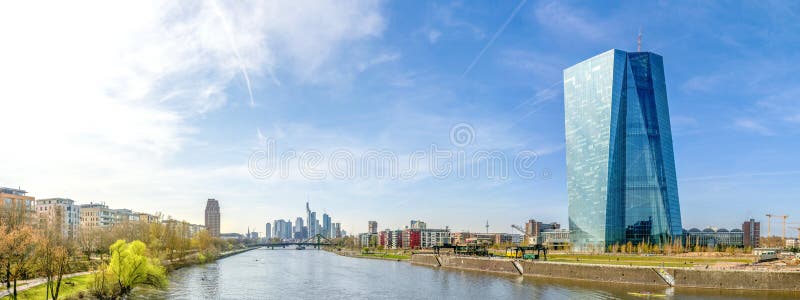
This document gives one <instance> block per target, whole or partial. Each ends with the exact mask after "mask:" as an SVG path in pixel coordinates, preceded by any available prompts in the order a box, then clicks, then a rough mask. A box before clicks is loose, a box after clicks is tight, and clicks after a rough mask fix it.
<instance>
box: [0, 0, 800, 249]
mask: <svg viewBox="0 0 800 300" xmlns="http://www.w3.org/2000/svg"><path fill="white" fill-rule="evenodd" d="M7 5H14V6H16V7H8V8H6V9H2V10H0V33H2V35H3V36H6V37H8V39H9V40H10V41H15V43H20V44H25V45H27V46H26V47H4V48H3V49H0V62H1V63H0V65H3V66H4V68H2V69H0V80H2V81H3V82H5V83H7V84H6V88H4V89H3V91H2V92H0V107H2V108H3V109H4V110H5V111H9V112H13V113H11V114H8V115H6V116H4V117H3V118H0V128H2V129H0V132H2V133H3V136H4V137H5V138H6V140H8V141H13V142H14V144H15V145H17V146H15V147H0V157H4V158H5V159H4V163H3V164H2V165H0V186H4V187H5V186H7V187H21V188H22V189H24V190H26V191H28V192H29V195H30V196H33V197H35V198H36V199H50V198H67V199H72V200H74V201H75V203H76V204H88V203H92V202H94V203H98V202H105V203H108V205H109V206H111V207H114V208H126V209H130V210H133V211H141V212H147V213H155V212H163V213H164V214H165V215H170V216H172V217H174V218H175V219H180V220H187V221H189V222H191V223H194V224H203V221H204V215H203V214H204V212H203V209H202V208H201V207H202V206H203V203H205V201H206V200H207V199H209V198H215V199H218V200H219V201H220V211H221V220H220V223H221V224H220V225H221V229H220V231H221V232H222V233H225V232H245V231H246V230H247V228H248V226H250V228H251V229H252V228H253V226H256V225H257V226H258V227H256V228H260V229H264V225H263V224H264V223H265V222H271V221H272V220H273V219H277V218H280V217H284V218H285V217H287V216H291V218H292V219H291V220H290V221H292V222H294V221H295V220H294V217H296V216H303V212H302V210H300V211H298V210H297V209H298V208H300V207H302V204H303V203H304V202H306V201H308V199H309V198H310V199H311V200H312V201H313V203H315V206H316V207H317V208H318V209H317V212H319V214H320V215H317V216H316V218H317V219H319V220H320V221H322V218H323V216H322V215H321V214H322V213H324V212H325V211H326V208H328V209H333V208H335V219H336V222H340V223H341V228H342V229H344V230H347V231H348V232H351V233H358V232H363V231H364V230H365V229H366V228H365V227H366V225H365V224H367V221H369V220H377V221H378V223H379V224H380V225H381V227H380V228H379V230H383V229H385V228H391V229H395V228H402V226H405V225H406V224H407V223H408V220H410V219H421V220H425V222H427V223H428V225H429V226H430V227H432V228H444V227H445V226H449V227H450V228H452V229H453V230H458V231H460V230H469V231H472V232H483V231H485V228H484V225H485V223H486V222H487V220H488V223H489V224H490V225H491V229H490V231H493V232H512V230H511V228H510V227H509V225H510V224H520V223H522V222H523V221H524V220H527V219H530V218H535V219H542V220H553V221H557V222H559V223H561V224H568V219H567V216H568V211H567V203H568V200H567V198H568V196H567V188H566V186H567V179H566V178H567V174H566V160H565V156H566V151H565V142H564V135H565V132H564V128H563V124H564V111H563V103H562V102H561V101H562V99H563V92H562V89H561V87H562V85H563V83H562V82H561V81H562V78H561V77H562V74H561V70H562V69H564V68H566V67H568V66H570V65H573V64H574V63H575V62H578V61H582V60H584V59H585V58H587V57H591V56H593V55H595V54H596V53H600V52H602V51H606V50H608V49H611V48H617V49H621V50H624V51H633V50H635V49H636V47H637V45H636V38H637V35H638V34H639V32H640V29H641V32H642V51H652V52H656V53H659V54H661V55H663V57H664V58H665V64H666V65H667V66H668V70H669V71H668V72H667V74H665V76H666V78H665V81H666V83H667V94H669V97H670V114H671V123H672V127H673V128H672V130H673V138H674V141H675V142H674V144H675V164H676V173H677V181H678V183H679V185H680V190H679V193H680V195H679V198H680V200H681V206H682V211H681V215H682V223H683V227H684V228H686V229H688V228H692V227H697V228H704V227H706V226H718V227H725V228H738V227H740V225H741V221H742V220H747V219H750V218H751V217H752V218H754V219H756V220H758V221H761V222H762V224H763V226H764V227H766V221H767V218H766V217H765V214H768V213H770V214H776V215H789V222H795V221H796V220H794V218H800V210H799V209H798V208H797V207H796V205H795V204H796V203H795V202H796V199H794V198H795V196H794V195H796V194H797V188H796V184H795V182H796V181H797V180H798V179H799V178H800V161H798V160H797V159H796V158H795V156H794V152H795V151H794V150H795V149H797V148H798V147H800V142H799V141H798V139H797V138H796V135H797V134H798V133H800V129H799V128H800V126H798V124H800V105H798V102H797V100H796V99H798V95H800V90H799V89H797V88H795V86H797V85H798V79H797V78H796V77H794V76H791V74H792V72H793V71H794V67H793V65H794V62H795V61H797V60H798V58H799V57H798V55H800V54H797V53H796V51H795V48H796V46H795V45H796V43H797V42H798V41H799V40H800V36H798V32H800V28H798V26H800V25H798V24H797V23H796V22H795V21H796V11H798V9H797V4H794V3H785V4H781V3H767V4H761V3H734V4H728V5H725V4H717V3H699V4H697V5H694V6H692V7H681V6H678V5H667V4H663V3H610V4H608V3H580V4H579V3H572V2H562V1H558V2H555V1H528V2H520V3H517V2H504V3H476V4H474V5H475V7H470V8H467V7H465V6H464V5H462V4H460V3H459V2H436V3H426V4H423V5H422V6H423V7H420V5H416V4H414V5H412V4H408V3H403V2H399V3H398V2H396V3H384V2H380V3H377V2H356V3H346V4H345V3H338V2H310V3H299V4H296V5H298V6H301V7H302V8H303V9H298V10H297V11H303V12H304V13H303V14H293V13H287V14H282V15H280V16H277V15H276V16H269V17H264V16H260V17H258V18H257V17H256V16H255V15H254V13H255V12H257V11H295V10H292V9H286V7H283V5H288V4H284V3H260V4H255V5H258V6H261V7H249V6H248V5H250V4H242V5H241V6H236V5H229V4H224V3H220V4H219V5H218V7H217V10H214V8H213V7H208V6H204V5H198V6H196V7H191V8H185V9H180V7H179V6H178V5H175V6H173V4H161V5H163V6H161V5H149V4H146V3H136V4H128V5H126V6H125V7H118V6H111V5H108V4H85V5H87V7H80V5H84V4H81V3H56V4H53V7H52V9H49V10H47V11H42V10H40V9H38V8H37V7H35V6H28V5H29V4H28V3H12V4H7ZM61 5H63V7H62V6H61ZM97 5H99V6H100V7H96V6H97ZM107 5H108V6H107ZM781 5H785V6H786V7H779V6H781ZM98 11H103V13H102V14H101V13H98ZM741 11H747V12H749V13H748V14H746V15H742V14H740V12H741ZM29 15H35V16H39V18H46V19H48V20H51V21H52V22H54V23H57V24H63V26H55V27H54V26H51V25H47V26H45V25H42V24H41V23H40V22H38V21H37V20H38V19H37V18H28V17H26V16H29ZM76 19H78V20H86V22H87V24H103V25H104V26H85V24H84V25H82V24H79V23H75V22H70V21H71V20H76ZM273 19H279V20H282V22H277V23H270V22H268V20H273ZM697 23H701V24H704V26H702V27H697V26H694V25H692V24H697ZM223 24H227V25H224V26H223ZM333 25H336V26H333ZM17 28H27V29H30V30H27V31H24V32H23V31H19V30H16V29H17ZM226 28H227V29H226ZM300 28H302V30H300ZM176 41H191V42H185V43H184V42H176ZM53 43H57V44H59V45H61V46H60V47H58V48H54V47H52V44H53ZM314 49H325V50H319V51H317V50H314ZM198 53H200V54H198ZM198 55H199V56H198ZM42 70H46V72H43V71H42ZM109 79H112V80H109ZM457 124H468V125H469V126H470V127H471V128H473V129H474V136H473V138H474V140H472V141H471V143H470V144H466V145H464V147H461V148H459V147H458V146H459V145H461V144H457V145H454V144H453V143H452V140H451V129H453V128H454V126H455V125H457ZM267 141H274V142H275V144H276V149H277V150H278V151H279V152H280V153H286V152H287V151H288V150H292V149H294V150H298V151H306V150H319V151H321V152H323V153H324V154H326V155H330V154H331V153H333V152H334V151H335V150H337V149H344V150H347V151H350V152H352V153H355V154H357V155H359V154H362V153H364V152H367V151H370V150H387V151H392V152H394V153H397V154H398V156H399V157H402V158H405V157H408V156H410V155H411V154H412V153H413V152H414V151H416V150H420V149H429V147H430V145H432V144H435V145H437V146H440V147H442V148H447V149H464V150H465V151H466V152H467V153H472V152H475V151H479V150H486V151H493V150H496V151H499V152H502V153H508V154H514V153H518V152H519V151H524V150H531V151H535V152H537V154H538V159H537V160H536V163H535V167H536V168H535V169H536V171H537V172H538V173H537V174H538V175H540V176H539V177H536V178H535V179H532V180H528V179H523V178H519V177H517V176H514V175H512V176H510V177H509V178H507V179H504V180H498V179H489V178H486V176H479V177H477V178H459V177H457V176H452V177H449V178H445V179H438V178H430V177H423V176H418V177H415V178H412V179H410V180H394V179H378V178H356V179H348V180H338V179H327V180H308V179H305V178H303V177H302V176H299V175H298V174H297V172H296V171H293V172H291V173H290V174H289V176H288V177H287V178H286V179H282V178H277V177H273V178H268V179H258V178H254V177H253V176H252V174H251V173H250V171H249V168H248V158H249V157H250V156H251V154H252V153H253V152H254V151H256V150H259V149H264V148H265V147H266V143H267ZM420 173H422V172H420ZM304 220H306V221H308V217H307V216H304ZM772 221H773V224H772V233H773V234H776V232H777V229H776V228H780V222H779V221H777V220H776V219H773V220H772ZM565 226H566V225H565ZM762 231H764V232H766V230H762ZM787 235H789V236H796V235H797V232H796V230H794V229H789V230H787Z"/></svg>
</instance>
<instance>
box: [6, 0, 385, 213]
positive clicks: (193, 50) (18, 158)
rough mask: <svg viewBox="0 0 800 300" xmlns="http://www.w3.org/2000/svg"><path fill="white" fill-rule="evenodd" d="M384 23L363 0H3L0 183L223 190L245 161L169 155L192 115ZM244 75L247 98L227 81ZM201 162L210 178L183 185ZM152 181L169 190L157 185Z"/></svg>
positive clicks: (303, 69) (60, 189)
mask: <svg viewBox="0 0 800 300" xmlns="http://www.w3.org/2000/svg"><path fill="white" fill-rule="evenodd" d="M383 26H384V21H383V18H382V16H381V14H380V11H379V7H378V3H376V2H368V1H292V2H282V1H269V2H254V3H244V2H230V3H225V2H220V3H214V2H210V1H203V2H194V1H186V2H145V1H134V2H129V3H111V2H107V1H96V2H48V3H38V2H34V1H23V2H4V3H2V4H0V36H2V37H3V41H4V42H3V47H0V66H2V67H0V84H1V85H2V88H0V110H2V112H3V114H2V117H0V135H2V136H3V139H4V140H5V141H7V142H8V144H6V146H4V147H0V157H2V158H3V164H0V174H1V175H0V184H2V185H11V186H17V185H22V186H23V187H25V186H27V187H28V189H29V190H31V192H32V193H33V194H34V196H45V195H46V196H68V197H75V198H76V199H78V200H81V201H89V200H94V201H101V200H102V201H109V202H113V203H115V204H114V205H115V206H123V205H125V204H126V203H134V202H135V200H134V199H141V198H142V197H153V198H151V199H153V200H156V201H157V200H159V199H161V200H165V199H172V198H177V199H182V198H185V197H186V195H188V194H186V193H194V194H192V195H197V194H202V193H203V192H205V191H207V190H210V189H214V187H215V186H216V187H219V188H220V190H222V186H221V183H220V182H219V180H216V179H220V178H226V177H229V175H231V172H233V173H235V174H237V176H240V177H242V178H243V177H244V176H247V172H246V169H242V167H240V166H229V167H222V168H210V167H204V166H203V165H202V164H199V165H194V166H174V165H172V166H168V162H169V161H170V160H171V159H172V158H174V157H175V156H176V155H179V154H181V153H182V151H186V150H187V149H186V148H187V147H188V145H189V144H188V143H189V142H190V141H192V140H194V139H200V138H201V137H200V136H199V135H198V134H197V133H198V132H197V131H198V130H199V129H198V128H197V126H196V125H194V123H195V122H198V118H201V117H202V116H203V115H206V114H209V113H212V112H214V111H215V110H217V109H219V108H220V107H222V106H224V105H226V104H228V103H240V104H246V103H251V101H252V102H254V103H255V104H256V105H258V104H260V103H268V101H269V94H267V93H266V92H264V91H268V90H269V89H270V88H276V86H277V85H278V84H280V83H281V81H279V80H278V76H285V77H290V78H295V79H299V80H300V81H301V82H313V81H314V76H316V74H318V73H320V72H323V70H322V69H323V68H327V67H331V68H334V66H331V65H332V64H333V62H336V60H335V59H332V58H333V57H334V56H335V55H337V53H338V50H339V49H340V48H342V47H344V46H345V45H346V44H348V43H350V42H353V41H357V40H362V39H365V38H370V37H375V36H379V35H380V34H381V32H382V30H383ZM243 76H244V77H243ZM265 77H266V78H267V80H266V81H264V82H263V83H262V84H261V85H260V86H261V88H256V86H258V84H256V83H257V82H258V81H259V80H261V79H264V78H265ZM251 80H252V81H254V82H253V85H254V88H253V89H252V92H253V96H252V98H249V99H248V98H244V99H233V98H231V97H230V96H229V94H228V93H227V92H228V89H229V88H231V87H232V86H233V85H237V86H240V85H244V84H245V83H246V84H247V85H248V86H249V85H250V83H249V82H246V81H251ZM285 80H288V79H285ZM285 80H284V81H285ZM259 92H261V93H259ZM193 144H196V143H193ZM197 144H203V142H200V141H198V142H197ZM244 164H245V161H244V159H243V160H242V165H244ZM215 170H233V171H230V172H229V171H224V172H217V171H215ZM212 171H213V172H212ZM199 173H202V174H205V175H203V176H212V177H214V178H215V180H199V182H205V183H208V185H207V186H203V188H202V189H201V190H199V191H195V192H188V191H187V190H181V188H189V187H196V186H197V183H198V181H193V180H194V179H195V178H196V176H184V175H187V174H199ZM204 178H205V177H204ZM153 185H158V186H159V187H154V186H153ZM161 187H170V191H171V192H172V193H173V194H157V195H153V192H152V191H153V190H157V189H160V188H161ZM180 193H184V194H183V195H180ZM111 197H114V198H115V199H111ZM200 197H201V199H202V197H203V196H200ZM194 206H196V205H194ZM193 208H194V207H193ZM171 213H173V214H176V215H179V214H180V212H171Z"/></svg>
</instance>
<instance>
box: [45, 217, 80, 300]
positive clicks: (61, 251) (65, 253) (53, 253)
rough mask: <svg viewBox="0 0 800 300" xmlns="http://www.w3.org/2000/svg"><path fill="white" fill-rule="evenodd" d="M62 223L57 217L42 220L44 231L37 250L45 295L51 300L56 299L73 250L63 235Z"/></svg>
mask: <svg viewBox="0 0 800 300" xmlns="http://www.w3.org/2000/svg"><path fill="white" fill-rule="evenodd" d="M62 224H63V219H59V218H50V219H47V220H44V221H43V222H42V225H41V226H42V228H43V229H44V231H43V232H42V235H41V239H40V242H39V247H38V251H37V257H38V259H39V270H40V272H41V275H42V276H44V278H45V280H46V282H45V287H46V290H47V294H46V296H49V297H51V298H52V299H53V300H56V299H58V294H59V291H60V289H61V280H62V279H63V277H64V274H65V273H67V272H68V271H69V262H70V257H72V255H73V252H74V251H73V249H74V247H73V246H72V244H71V243H69V242H68V241H67V240H66V239H65V238H64V236H63V231H62V230H61V229H62Z"/></svg>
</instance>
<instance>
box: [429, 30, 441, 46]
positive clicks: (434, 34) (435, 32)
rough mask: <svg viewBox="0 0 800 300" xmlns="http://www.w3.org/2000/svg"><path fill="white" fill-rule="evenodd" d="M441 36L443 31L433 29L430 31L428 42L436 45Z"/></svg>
mask: <svg viewBox="0 0 800 300" xmlns="http://www.w3.org/2000/svg"><path fill="white" fill-rule="evenodd" d="M440 36H442V32H441V31H438V30H436V29H431V30H430V31H428V42H430V43H431V44H436V42H437V41H438V40H439V37H440Z"/></svg>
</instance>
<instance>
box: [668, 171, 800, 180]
mask: <svg viewBox="0 0 800 300" xmlns="http://www.w3.org/2000/svg"><path fill="white" fill-rule="evenodd" d="M795 175H800V171H776V172H743V173H734V174H725V175H708V176H697V177H681V178H680V179H679V180H680V181H687V182H691V181H714V180H724V179H734V178H754V177H767V176H795Z"/></svg>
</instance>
